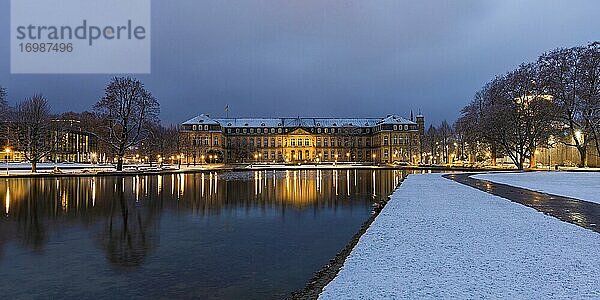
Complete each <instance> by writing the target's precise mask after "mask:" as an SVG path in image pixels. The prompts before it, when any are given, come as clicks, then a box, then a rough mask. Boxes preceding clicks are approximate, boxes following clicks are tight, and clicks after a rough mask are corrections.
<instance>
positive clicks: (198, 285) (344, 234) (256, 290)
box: [0, 170, 405, 299]
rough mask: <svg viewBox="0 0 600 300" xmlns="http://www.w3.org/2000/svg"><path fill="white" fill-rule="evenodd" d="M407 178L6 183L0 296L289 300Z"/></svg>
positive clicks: (277, 176)
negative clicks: (379, 201)
mask: <svg viewBox="0 0 600 300" xmlns="http://www.w3.org/2000/svg"><path fill="white" fill-rule="evenodd" d="M404 175H405V174H403V173H402V171H394V170H381V171H372V170H348V171H347V170H340V171H277V172H275V171H257V172H254V171H249V172H231V173H218V174H217V173H198V174H189V175H182V174H179V175H178V174H176V175H163V176H158V175H156V176H137V177H132V176H129V177H97V178H58V179H56V178H47V179H10V180H8V181H5V180H4V179H2V180H1V181H0V201H1V204H0V208H1V213H2V216H1V217H0V294H1V296H0V297H2V298H3V299H12V298H132V297H133V298H203V299H213V298H214V299H217V298H218V299H241V298H243V299H277V298H281V297H284V296H286V295H288V294H289V293H290V292H291V291H293V290H296V289H298V288H301V287H303V286H304V284H305V283H306V281H307V280H309V279H310V278H311V276H312V274H313V273H314V272H315V271H316V270H318V269H319V268H320V267H321V266H322V265H324V264H325V263H327V261H328V260H329V259H330V258H332V257H333V256H334V255H335V254H336V253H337V252H338V251H339V250H341V249H342V248H343V247H344V246H345V245H346V243H347V242H348V241H349V240H350V239H351V237H352V236H353V235H354V234H355V233H356V232H357V231H358V229H359V228H360V226H361V224H362V223H363V222H364V221H365V220H367V219H368V217H369V215H370V213H371V211H372V203H373V201H374V200H377V199H381V198H384V197H387V196H388V195H389V194H390V192H391V191H392V190H393V189H394V188H395V187H396V186H397V185H398V184H399V182H400V180H401V178H402V177H403V176H404Z"/></svg>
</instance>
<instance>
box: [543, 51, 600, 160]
mask: <svg viewBox="0 0 600 300" xmlns="http://www.w3.org/2000/svg"><path fill="white" fill-rule="evenodd" d="M586 53H589V51H586V48H585V47H574V48H569V49H557V50H554V51H552V52H549V53H546V54H543V55H542V56H541V57H540V58H539V60H538V64H539V65H540V73H541V74H540V80H541V81H542V83H543V84H544V85H546V86H547V87H548V92H549V94H551V95H552V96H553V102H554V103H555V104H556V106H557V114H556V121H557V124H556V125H557V126H558V129H559V131H560V133H561V135H562V137H563V138H562V139H560V141H561V142H562V143H564V144H565V145H567V146H572V147H575V148H577V150H578V151H579V158H580V162H579V166H580V167H585V166H587V149H588V145H589V143H590V142H591V140H592V138H591V137H593V135H594V129H593V123H592V122H590V121H591V119H592V118H593V117H592V116H591V115H593V113H592V112H593V110H590V107H589V105H588V104H592V103H590V100H591V101H592V102H593V101H594V100H593V98H594V96H593V94H594V93H595V92H594V90H596V91H597V90H598V85H599V84H600V83H599V82H598V75H599V74H597V73H598V66H597V64H598V61H596V62H593V58H592V57H593V55H591V57H588V58H586V57H585V56H586ZM594 64H596V65H595V66H594ZM596 98H597V97H596ZM592 106H593V104H592Z"/></svg>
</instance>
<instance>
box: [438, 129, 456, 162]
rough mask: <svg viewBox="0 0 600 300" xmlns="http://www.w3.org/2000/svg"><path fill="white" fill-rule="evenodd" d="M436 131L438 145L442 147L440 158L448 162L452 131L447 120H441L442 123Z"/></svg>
mask: <svg viewBox="0 0 600 300" xmlns="http://www.w3.org/2000/svg"><path fill="white" fill-rule="evenodd" d="M437 133H438V138H439V143H440V146H441V147H442V160H443V161H444V162H445V163H449V162H450V160H449V148H450V143H451V140H452V136H453V131H452V127H451V126H450V125H449V124H448V121H446V120H444V121H442V124H440V127H439V128H438V130H437Z"/></svg>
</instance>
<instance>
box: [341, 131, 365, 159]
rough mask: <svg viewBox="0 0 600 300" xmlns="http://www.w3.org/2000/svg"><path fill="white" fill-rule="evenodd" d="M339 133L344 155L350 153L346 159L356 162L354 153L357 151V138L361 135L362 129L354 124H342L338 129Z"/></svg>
mask: <svg viewBox="0 0 600 300" xmlns="http://www.w3.org/2000/svg"><path fill="white" fill-rule="evenodd" d="M340 133H341V136H342V138H343V141H344V144H343V145H344V148H345V153H344V157H346V156H347V154H346V153H350V156H348V157H346V159H347V160H348V161H350V160H356V151H357V149H358V140H357V138H358V137H359V136H360V135H361V133H362V129H361V128H360V127H358V126H356V125H354V124H343V125H342V127H341V128H340Z"/></svg>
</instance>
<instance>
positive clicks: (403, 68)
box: [0, 0, 600, 124]
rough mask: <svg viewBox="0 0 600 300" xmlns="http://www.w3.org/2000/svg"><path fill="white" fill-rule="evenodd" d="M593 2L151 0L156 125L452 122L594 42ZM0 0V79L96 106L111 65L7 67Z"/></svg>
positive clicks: (19, 88)
mask: <svg viewBox="0 0 600 300" xmlns="http://www.w3.org/2000/svg"><path fill="white" fill-rule="evenodd" d="M599 11H600V1H597V0H587V1H585V0H565V1H549V0H537V1H520V0H502V1H500V0H498V1H481V0H473V1H400V0H396V1H375V0H369V1H348V0H344V1H327V0H298V1H282V0H263V1H250V0H248V1H226V0H211V1H205V0H169V1H167V0H164V1H159V0H154V1H152V29H151V30H152V73H151V74H150V75H139V76H137V77H138V78H139V79H141V80H142V81H143V82H144V83H145V85H146V86H147V88H148V89H149V90H150V91H152V92H153V93H154V94H155V96H156V97H157V98H158V99H159V101H160V103H161V118H162V120H163V123H166V124H169V123H179V122H182V121H185V120H186V119H189V118H191V117H193V116H194V115H197V114H199V113H207V114H210V115H211V116H223V115H224V114H225V112H224V107H225V105H226V104H229V106H230V113H229V114H230V116H246V117H259V116H264V117H270V116H274V117H282V116H286V117H295V116H307V117H308V116H323V117H337V116H339V117H376V116H385V115H387V114H391V113H395V114H400V115H404V116H408V115H410V110H411V109H412V110H414V111H415V113H416V112H417V110H418V109H421V110H422V112H423V114H424V115H425V117H426V121H427V123H435V124H437V123H439V122H441V121H442V120H444V119H447V120H449V121H454V120H455V119H456V117H457V116H458V115H459V110H460V108H461V107H462V106H464V105H465V104H466V103H467V102H468V101H469V100H470V99H471V98H472V95H473V94H474V93H475V91H477V89H479V88H480V87H481V86H482V85H483V84H485V83H486V82H487V81H489V80H490V79H491V78H492V77H493V76H494V75H495V74H502V73H504V72H506V71H508V70H510V69H512V68H514V67H516V66H518V65H519V64H520V63H522V62H525V61H532V60H535V59H536V58H537V56H538V55H539V54H541V53H542V52H544V51H548V50H551V49H554V48H557V47H570V46H574V45H583V44H586V43H588V42H590V41H594V40H600V30H599V28H600V18H598V12H599ZM9 12H10V10H9V1H8V0H0V27H1V28H3V29H2V31H1V32H0V85H2V86H5V87H7V88H8V92H9V101H10V102H11V103H12V104H14V103H15V102H16V101H18V100H22V99H23V98H25V97H28V96H31V95H32V94H33V93H42V94H44V95H45V96H46V97H47V98H48V99H49V101H50V102H51V105H52V107H53V111H54V112H61V111H68V110H74V111H83V110H90V109H91V107H92V105H93V104H94V103H95V102H96V101H97V100H98V99H99V98H100V97H101V96H102V93H103V89H104V87H105V85H106V83H107V82H108V81H109V80H110V78H111V77H112V76H114V74H106V75H10V56H9V49H8V48H9V47H8V45H9V43H10V40H9V28H10V23H9Z"/></svg>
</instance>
